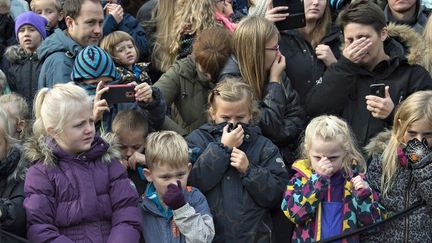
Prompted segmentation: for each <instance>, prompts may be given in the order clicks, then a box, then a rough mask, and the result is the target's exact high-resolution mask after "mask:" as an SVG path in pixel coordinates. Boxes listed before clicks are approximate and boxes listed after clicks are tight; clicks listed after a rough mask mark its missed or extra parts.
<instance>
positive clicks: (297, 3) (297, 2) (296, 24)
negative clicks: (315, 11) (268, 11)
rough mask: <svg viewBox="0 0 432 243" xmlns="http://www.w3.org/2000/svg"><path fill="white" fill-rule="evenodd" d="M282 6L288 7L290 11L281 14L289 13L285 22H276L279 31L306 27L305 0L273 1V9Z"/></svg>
mask: <svg viewBox="0 0 432 243" xmlns="http://www.w3.org/2000/svg"><path fill="white" fill-rule="evenodd" d="M280 6H287V7H288V9H287V10H286V11H280V12H279V13H283V14H285V13H288V14H289V15H288V16H287V17H286V18H285V19H284V20H282V21H278V22H275V25H276V27H277V28H278V30H279V31H281V30H289V29H296V28H301V27H305V26H306V17H305V12H304V3H303V0H273V7H280Z"/></svg>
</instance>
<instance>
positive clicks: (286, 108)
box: [219, 56, 305, 165]
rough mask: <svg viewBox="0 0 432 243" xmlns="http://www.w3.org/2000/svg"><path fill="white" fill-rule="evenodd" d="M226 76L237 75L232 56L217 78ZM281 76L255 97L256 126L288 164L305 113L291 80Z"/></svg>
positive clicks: (291, 160) (292, 158) (236, 67)
mask: <svg viewBox="0 0 432 243" xmlns="http://www.w3.org/2000/svg"><path fill="white" fill-rule="evenodd" d="M226 76H234V77H240V76H241V74H240V70H239V67H238V64H237V61H236V60H235V58H234V57H233V56H231V57H230V58H229V59H228V61H227V63H226V64H225V67H224V68H223V70H222V72H221V74H220V76H219V80H221V79H223V78H224V77H226ZM282 80H283V83H282V84H279V83H274V82H272V83H267V84H266V85H265V86H264V89H263V97H264V98H263V99H262V100H261V101H258V104H259V107H258V108H259V111H260V119H259V123H258V126H259V127H260V128H261V130H262V133H263V135H264V136H265V137H267V138H269V139H270V140H271V141H272V142H273V143H275V144H276V145H277V146H278V147H279V149H280V150H281V152H282V154H283V156H284V161H285V163H286V164H287V165H291V164H292V163H293V162H294V160H295V159H296V158H295V157H296V155H295V150H296V148H297V145H298V138H299V135H300V133H301V132H302V131H303V128H304V122H305V113H304V110H303V108H302V107H301V106H300V100H299V96H298V94H297V92H296V91H295V90H294V89H293V88H292V85H291V81H290V80H289V79H288V78H285V77H284V78H282Z"/></svg>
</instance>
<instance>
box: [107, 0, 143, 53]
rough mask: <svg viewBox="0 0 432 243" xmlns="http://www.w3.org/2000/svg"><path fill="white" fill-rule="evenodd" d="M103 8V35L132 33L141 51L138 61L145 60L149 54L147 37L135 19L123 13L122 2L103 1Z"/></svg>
mask: <svg viewBox="0 0 432 243" xmlns="http://www.w3.org/2000/svg"><path fill="white" fill-rule="evenodd" d="M102 6H103V7H104V9H105V13H106V15H105V19H104V23H103V35H104V36H107V35H108V34H110V33H112V32H114V31H116V30H121V31H124V32H126V33H130V35H131V36H132V37H133V39H134V40H135V43H136V46H137V48H138V50H139V53H138V54H139V56H138V57H137V60H136V61H138V60H143V59H144V58H145V57H146V56H147V55H148V54H149V50H148V49H149V48H148V45H147V37H146V33H145V32H144V29H143V27H141V25H140V24H139V23H138V21H137V20H136V19H135V17H133V16H132V15H130V14H128V13H125V12H124V11H123V7H122V6H121V0H107V1H105V0H102Z"/></svg>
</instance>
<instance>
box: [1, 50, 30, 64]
mask: <svg viewBox="0 0 432 243" xmlns="http://www.w3.org/2000/svg"><path fill="white" fill-rule="evenodd" d="M4 56H5V57H6V59H7V60H8V61H9V62H10V63H12V64H17V63H20V62H22V61H24V60H25V59H26V58H28V57H35V58H37V55H36V53H32V54H28V53H27V52H26V51H25V50H24V48H22V47H21V46H20V45H13V46H9V47H8V48H7V49H6V52H5V54H4Z"/></svg>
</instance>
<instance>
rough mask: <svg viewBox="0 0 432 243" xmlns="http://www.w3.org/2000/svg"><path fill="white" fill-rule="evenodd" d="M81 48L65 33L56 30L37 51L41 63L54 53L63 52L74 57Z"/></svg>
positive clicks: (58, 29)
mask: <svg viewBox="0 0 432 243" xmlns="http://www.w3.org/2000/svg"><path fill="white" fill-rule="evenodd" d="M81 49H82V47H81V46H80V45H79V44H78V43H76V42H75V41H74V40H72V38H70V37H69V36H68V35H67V34H66V31H62V30H61V29H60V28H57V29H56V30H55V31H54V33H53V34H52V35H50V36H49V37H48V38H46V39H45V40H44V41H43V42H42V44H41V45H40V46H39V47H38V49H37V54H38V56H39V59H40V60H41V61H44V60H45V59H46V58H47V57H48V56H49V55H51V54H52V53H54V52H65V53H66V55H68V56H70V57H75V56H76V55H78V53H79V52H80V51H81Z"/></svg>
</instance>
